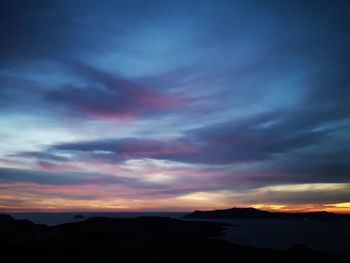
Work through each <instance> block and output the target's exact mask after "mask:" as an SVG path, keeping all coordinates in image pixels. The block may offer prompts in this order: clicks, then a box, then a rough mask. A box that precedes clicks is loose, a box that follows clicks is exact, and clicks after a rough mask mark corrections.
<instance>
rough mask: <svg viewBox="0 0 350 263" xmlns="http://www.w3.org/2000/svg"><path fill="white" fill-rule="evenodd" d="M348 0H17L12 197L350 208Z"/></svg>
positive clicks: (119, 205)
mask: <svg viewBox="0 0 350 263" xmlns="http://www.w3.org/2000/svg"><path fill="white" fill-rule="evenodd" d="M349 13H350V3H349V2H348V1H340V0H335V1H322V0H319V1H313V0H310V1H301V0H300V1H298V0H294V1H288V0H286V1H277V0H264V1H260V0H259V1H258V0H256V1H252V0H248V1H225V0H219V1H207V0H201V1H195V0H187V1H182V0H178V1H160V0H159V1H157V0H150V1H148V0H143V1H141V0H140V1H133V0H132V1H129V0H128V1H121V0H120V1H79V0H75V1H68V0H60V1H58V0H57V1H7V0H5V1H2V2H1V9H0V136H1V143H0V211H5V212H32V211H49V212H50V211H53V212H58V211H192V210H196V209H202V210H209V209H223V208H230V207H248V206H251V207H256V208H261V209H267V210H282V211H316V210H325V211H334V212H340V213H346V212H350V118H349V117H350V106H349V105H350V74H349V73H350V72H349V69H350V32H349V31H350V29H349V28H350V15H349Z"/></svg>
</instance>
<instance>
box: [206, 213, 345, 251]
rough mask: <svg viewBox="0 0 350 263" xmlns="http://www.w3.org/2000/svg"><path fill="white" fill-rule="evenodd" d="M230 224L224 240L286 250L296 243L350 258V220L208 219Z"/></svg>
mask: <svg viewBox="0 0 350 263" xmlns="http://www.w3.org/2000/svg"><path fill="white" fill-rule="evenodd" d="M205 221H214V222H223V223H229V224H232V225H233V226H230V227H227V228H226V231H225V233H226V235H225V236H224V237H223V238H224V239H226V240H228V241H231V242H234V243H237V244H244V245H251V246H255V247H258V248H275V249H280V250H287V249H289V248H290V247H291V246H293V245H294V244H303V245H305V246H306V247H307V248H309V249H313V250H317V251H323V252H326V253H329V254H333V255H342V256H348V257H350V221H304V220H272V219H271V220H270V219H260V220H259V219H245V220H242V219H241V220H224V219H223V220H205Z"/></svg>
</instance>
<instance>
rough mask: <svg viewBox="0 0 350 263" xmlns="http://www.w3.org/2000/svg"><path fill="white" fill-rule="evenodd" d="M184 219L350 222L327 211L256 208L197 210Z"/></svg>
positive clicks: (345, 215) (346, 216)
mask: <svg viewBox="0 0 350 263" xmlns="http://www.w3.org/2000/svg"><path fill="white" fill-rule="evenodd" d="M184 218H198V219H202V218H203V219H215V218H216V219H299V220H300V219H302V220H318V221H320V220H322V221H337V220H350V215H347V214H336V213H329V212H325V211H318V212H298V213H287V212H269V211H264V210H259V209H256V208H252V207H248V208H237V207H233V208H230V209H223V210H213V211H200V210H196V211H194V212H193V213H190V214H188V215H185V216H184Z"/></svg>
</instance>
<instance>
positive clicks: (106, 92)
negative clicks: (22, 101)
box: [46, 64, 186, 118]
mask: <svg viewBox="0 0 350 263" xmlns="http://www.w3.org/2000/svg"><path fill="white" fill-rule="evenodd" d="M74 70H75V71H76V72H77V74H78V75H79V76H80V77H82V78H83V79H85V80H86V81H87V83H88V84H87V86H83V87H77V86H70V85H68V86H65V87H62V88H60V89H57V90H55V91H52V92H50V93H48V94H47V96H46V98H47V99H48V100H49V101H50V102H51V103H58V104H60V105H62V106H63V107H69V108H70V109H71V111H72V112H73V113H74V112H75V113H76V114H78V115H83V114H87V115H91V116H94V117H100V118H113V117H114V118H118V117H119V118H135V117H138V116H139V115H145V114H147V113H148V114H149V113H155V112H159V111H165V110H167V109H170V108H174V107H179V106H181V105H184V104H186V100H185V99H183V98H180V97H179V96H177V95H174V94H168V93H165V92H159V91H156V90H154V89H153V90H152V89H151V88H150V87H147V86H145V85H143V84H140V83H137V82H134V81H132V80H127V79H125V78H121V77H119V76H118V75H117V74H115V73H113V74H112V73H108V72H106V71H102V70H99V69H96V68H93V67H91V66H88V65H83V64H75V65H74Z"/></svg>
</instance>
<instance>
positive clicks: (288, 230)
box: [11, 212, 350, 256]
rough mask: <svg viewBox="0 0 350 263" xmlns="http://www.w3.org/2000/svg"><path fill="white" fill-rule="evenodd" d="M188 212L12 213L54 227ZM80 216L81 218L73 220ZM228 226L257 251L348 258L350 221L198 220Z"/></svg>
mask: <svg viewBox="0 0 350 263" xmlns="http://www.w3.org/2000/svg"><path fill="white" fill-rule="evenodd" d="M186 214H188V213H187V212H132V213H130V212H115V213H107V212H106V213H90V212H89V213H87V212H74V213H73V212H72V213H12V214H11V215H12V216H13V217H14V218H16V219H28V220H30V221H32V222H34V223H37V224H46V225H57V224H62V223H71V222H78V221H82V220H85V219H87V218H91V217H119V218H132V217H139V216H164V217H173V218H181V217H183V216H184V215H186ZM75 215H83V216H84V218H83V219H76V218H74V216H75ZM187 220H192V221H196V220H197V221H211V222H221V223H229V224H231V225H232V226H229V227H227V228H226V231H225V233H226V235H225V236H224V237H222V238H223V239H226V240H228V241H231V242H234V243H237V244H244V245H251V246H255V247H259V248H275V249H281V250H286V249H289V248H290V247H291V246H292V245H294V244H303V245H305V246H306V247H307V248H310V249H314V250H318V251H323V252H327V253H330V254H334V255H343V256H350V221H303V220H270V219H263V220H261V219H260V220H259V219H245V220H228V219H225V220H219V219H210V220H198V219H187Z"/></svg>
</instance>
